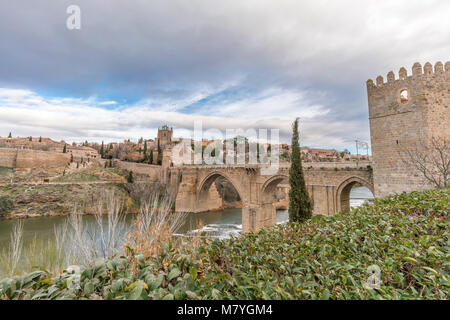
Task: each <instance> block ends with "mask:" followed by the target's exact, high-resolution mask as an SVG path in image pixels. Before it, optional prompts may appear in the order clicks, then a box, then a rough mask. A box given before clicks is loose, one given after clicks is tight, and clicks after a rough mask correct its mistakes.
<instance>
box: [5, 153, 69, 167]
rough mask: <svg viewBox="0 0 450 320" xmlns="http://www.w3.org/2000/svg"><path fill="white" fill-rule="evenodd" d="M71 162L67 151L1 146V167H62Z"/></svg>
mask: <svg viewBox="0 0 450 320" xmlns="http://www.w3.org/2000/svg"><path fill="white" fill-rule="evenodd" d="M69 163H70V155H68V154H67V153H54V152H46V151H36V150H26V149H11V148H0V167H7V168H13V169H18V170H26V169H34V168H48V167H60V166H65V165H67V164H69Z"/></svg>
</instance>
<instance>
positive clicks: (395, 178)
mask: <svg viewBox="0 0 450 320" xmlns="http://www.w3.org/2000/svg"><path fill="white" fill-rule="evenodd" d="M367 95H368V101H369V120H370V136H371V144H372V155H373V170H374V186H375V196H376V197H384V196H387V195H389V194H392V193H400V192H402V191H407V192H408V191H413V190H424V189H429V188H431V187H432V186H431V185H430V184H428V183H427V182H426V181H424V178H423V177H422V176H421V174H419V173H416V172H414V171H413V170H412V169H411V168H410V167H409V166H408V165H406V164H405V162H404V161H403V159H404V157H405V156H406V154H405V150H406V149H408V148H409V149H413V148H415V147H416V148H417V145H419V144H429V143H430V140H431V137H447V138H448V137H449V135H450V129H449V128H450V121H449V120H450V62H447V63H446V64H445V67H444V65H443V64H442V63H441V62H438V63H436V65H435V66H434V69H433V66H432V65H431V64H430V63H426V64H425V66H424V67H423V68H422V66H421V64H420V63H416V64H414V66H413V68H412V75H410V76H409V75H408V74H407V71H406V69H405V68H401V69H400V72H399V78H398V79H396V77H395V74H394V72H392V71H391V72H389V73H388V75H387V82H385V81H384V79H383V77H382V76H379V77H377V79H376V83H374V82H373V81H372V80H368V81H367Z"/></svg>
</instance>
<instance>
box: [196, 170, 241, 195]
mask: <svg viewBox="0 0 450 320" xmlns="http://www.w3.org/2000/svg"><path fill="white" fill-rule="evenodd" d="M219 177H223V178H225V179H226V180H227V181H228V182H229V183H230V184H231V185H232V186H233V188H234V189H235V190H236V192H237V193H238V195H239V198H240V199H241V201H242V202H244V198H243V193H242V191H241V188H240V186H239V185H238V184H237V183H235V181H233V179H232V178H231V177H230V176H228V175H227V174H226V173H224V172H222V171H213V172H211V173H210V174H208V175H207V176H206V177H205V178H204V179H203V180H202V181H201V182H200V183H199V186H198V189H197V198H198V200H202V199H205V197H207V194H208V191H209V189H210V188H211V185H212V184H213V183H214V182H215V181H216V180H217V178H219Z"/></svg>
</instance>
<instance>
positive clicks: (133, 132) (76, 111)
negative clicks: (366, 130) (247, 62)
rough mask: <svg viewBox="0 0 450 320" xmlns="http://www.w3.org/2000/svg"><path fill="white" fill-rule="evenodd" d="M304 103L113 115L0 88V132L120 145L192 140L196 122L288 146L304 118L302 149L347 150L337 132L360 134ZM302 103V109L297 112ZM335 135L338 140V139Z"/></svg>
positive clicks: (284, 97)
mask: <svg viewBox="0 0 450 320" xmlns="http://www.w3.org/2000/svg"><path fill="white" fill-rule="evenodd" d="M199 99H203V97H202V96H200V97H199ZM302 99H303V98H302V96H301V94H299V93H293V92H284V91H282V90H280V91H278V92H277V93H276V94H274V93H273V92H272V93H270V94H269V93H267V92H266V93H265V94H263V95H261V96H258V97H257V98H254V99H250V98H246V99H245V100H243V101H233V102H231V103H228V104H227V103H225V104H222V105H221V108H220V110H221V111H220V112H216V113H213V112H208V110H207V108H202V109H199V110H197V111H196V112H195V113H182V112H179V111H171V110H161V109H156V110H155V109H153V108H152V107H151V106H150V107H149V106H148V101H145V100H144V101H140V102H137V103H135V104H132V105H127V106H122V107H121V108H120V109H109V108H105V106H103V104H102V102H98V101H96V100H95V99H94V98H89V99H86V100H83V99H70V98H63V99H62V98H51V99H47V98H45V97H42V96H40V95H38V94H37V93H35V92H32V91H22V90H13V89H5V88H3V89H2V88H0V113H1V114H2V117H1V119H0V127H1V128H5V129H4V131H5V133H4V134H7V132H10V131H12V132H13V133H14V135H15V136H16V135H22V136H24V135H29V134H30V132H31V133H32V134H33V135H35V136H48V135H50V136H52V137H54V138H56V139H58V140H62V139H65V140H66V141H68V142H72V141H78V142H79V141H84V140H86V139H89V140H90V141H93V140H94V141H117V140H121V139H126V138H131V139H138V138H139V137H141V136H145V137H147V138H153V137H154V136H156V129H155V128H157V127H158V126H161V125H163V124H168V125H170V126H173V127H175V136H177V135H178V136H184V137H187V136H192V131H193V128H194V124H195V122H196V121H197V122H199V121H200V122H201V123H202V127H203V129H204V130H205V131H206V130H210V129H217V130H220V131H221V132H222V133H223V134H224V135H225V134H226V130H227V129H243V130H248V129H255V130H258V129H278V130H280V136H281V138H282V140H283V141H284V142H287V141H288V139H289V136H290V129H291V123H292V119H293V118H295V117H296V116H301V118H302V123H304V128H302V132H303V133H305V131H307V132H311V134H310V133H308V135H307V136H308V138H305V140H304V143H311V144H316V145H317V144H329V145H336V146H341V147H344V146H345V145H346V143H347V142H346V141H343V140H342V139H341V138H340V136H342V132H339V131H343V130H344V129H347V128H349V127H355V128H357V127H358V125H357V122H356V121H347V122H342V123H336V124H332V125H329V126H327V128H324V126H323V124H322V120H321V119H322V117H324V116H326V114H327V112H328V110H326V109H325V108H323V107H322V106H319V105H313V104H311V105H309V104H308V101H306V100H302ZM299 103H302V104H301V105H300V106H299ZM271 106H276V108H275V107H274V108H272V107H271ZM258 109H261V110H264V113H261V114H259V116H258V117H255V116H254V113H255V112H256V111H257V110H258ZM299 109H300V110H301V111H299ZM270 110H272V112H269V111H270ZM280 111H281V113H280ZM336 132H339V133H340V134H339V135H336ZM25 133H26V134H25ZM205 137H208V136H207V135H205ZM305 137H306V135H305Z"/></svg>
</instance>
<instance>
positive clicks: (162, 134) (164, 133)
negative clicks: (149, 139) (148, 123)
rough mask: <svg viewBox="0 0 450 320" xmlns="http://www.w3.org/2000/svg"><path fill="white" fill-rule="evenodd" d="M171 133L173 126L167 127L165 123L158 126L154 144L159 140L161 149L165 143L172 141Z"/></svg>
mask: <svg viewBox="0 0 450 320" xmlns="http://www.w3.org/2000/svg"><path fill="white" fill-rule="evenodd" d="M172 135H173V128H169V127H168V126H165V125H164V126H162V127H161V128H158V140H157V141H156V144H158V142H159V144H160V146H161V149H162V150H163V149H164V147H165V146H166V145H168V144H170V143H172Z"/></svg>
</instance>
